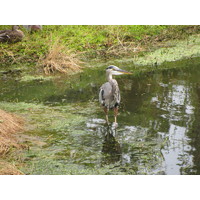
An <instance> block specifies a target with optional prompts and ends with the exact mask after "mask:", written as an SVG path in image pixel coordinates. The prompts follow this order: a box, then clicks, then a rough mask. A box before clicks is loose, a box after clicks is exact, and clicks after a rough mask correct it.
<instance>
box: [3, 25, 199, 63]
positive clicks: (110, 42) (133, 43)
mask: <svg viewBox="0 0 200 200" xmlns="http://www.w3.org/2000/svg"><path fill="white" fill-rule="evenodd" d="M10 28H11V26H5V25H1V26H0V30H4V29H10ZM22 29H23V28H22ZM23 30H24V29H23ZM199 30H200V28H199V26H164V25H123V26H122V25H114V26H111V25H109V26H106V25H95V26H91V25H59V26H58V25H47V26H43V30H42V31H41V32H37V33H33V34H30V33H28V32H27V31H26V30H24V32H25V35H26V36H25V38H24V40H23V41H22V42H18V43H16V44H5V43H4V44H2V43H0V56H1V62H2V63H8V62H9V61H11V62H17V63H23V62H35V63H37V61H38V59H39V58H43V57H45V56H46V55H47V54H48V52H49V50H50V48H51V47H52V45H53V44H54V43H57V42H58V43H59V44H60V45H62V46H64V47H65V50H66V52H69V51H70V53H75V54H79V53H81V55H82V58H85V56H86V57H87V58H88V55H89V57H91V55H93V57H96V56H99V55H100V56H104V55H105V54H107V53H108V52H109V51H110V49H112V54H115V56H117V55H120V54H121V52H122V49H123V47H126V46H128V47H131V48H132V49H133V48H134V47H137V46H138V45H148V46H149V45H150V46H151V44H152V43H154V42H155V41H157V40H169V39H174V38H178V39H182V38H184V37H186V36H187V35H189V34H192V33H198V32H199ZM119 47H121V48H122V49H120V48H119ZM131 48H130V49H129V51H126V54H127V55H128V54H130V53H132V51H131ZM102 51H103V54H101V53H99V52H102ZM113 52H114V53H113ZM108 55H109V56H111V54H108Z"/></svg>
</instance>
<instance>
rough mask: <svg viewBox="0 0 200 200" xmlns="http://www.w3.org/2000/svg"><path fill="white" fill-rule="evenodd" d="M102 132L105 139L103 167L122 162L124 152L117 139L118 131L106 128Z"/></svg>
mask: <svg viewBox="0 0 200 200" xmlns="http://www.w3.org/2000/svg"><path fill="white" fill-rule="evenodd" d="M101 131H102V134H103V137H104V141H103V147H102V153H103V154H104V156H103V158H102V165H105V164H114V163H116V162H119V161H120V160H121V154H122V150H121V146H120V144H119V142H118V141H117V139H116V134H117V130H116V129H114V128H113V127H110V126H106V127H103V128H102V130H101Z"/></svg>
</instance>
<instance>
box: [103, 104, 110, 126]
mask: <svg viewBox="0 0 200 200" xmlns="http://www.w3.org/2000/svg"><path fill="white" fill-rule="evenodd" d="M104 112H105V114H106V122H107V124H108V123H109V122H108V108H107V107H104Z"/></svg>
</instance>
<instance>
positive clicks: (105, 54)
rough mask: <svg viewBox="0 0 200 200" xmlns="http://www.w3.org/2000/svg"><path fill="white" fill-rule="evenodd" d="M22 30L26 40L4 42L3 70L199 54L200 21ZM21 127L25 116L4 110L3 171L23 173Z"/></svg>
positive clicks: (55, 69) (0, 120)
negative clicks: (20, 164) (19, 154)
mask: <svg viewBox="0 0 200 200" xmlns="http://www.w3.org/2000/svg"><path fill="white" fill-rule="evenodd" d="M4 29H11V26H5V25H1V26H0V30H4ZM22 30H23V32H24V33H25V38H24V40H23V41H21V42H18V43H14V44H7V43H0V63H1V66H0V72H2V71H3V70H4V71H5V70H10V68H9V66H18V68H19V66H20V69H19V70H21V71H23V70H25V71H26V73H27V75H28V76H29V75H30V71H31V72H33V71H34V72H35V73H37V75H38V77H39V76H40V77H42V76H41V75H54V74H55V75H56V74H58V73H61V74H70V73H71V72H73V73H74V72H75V73H76V72H79V71H80V70H84V67H86V66H89V65H90V63H92V62H96V61H99V63H103V61H105V62H107V63H108V62H111V61H110V60H122V62H123V59H124V58H126V59H125V61H124V62H128V61H130V62H133V63H134V69H133V71H134V72H144V71H148V70H152V69H154V70H158V69H159V67H157V66H159V65H160V64H162V63H164V62H168V61H175V60H179V59H184V58H191V57H195V56H198V55H200V45H199V44H200V35H199V34H200V26H191V25H190V26H185V25H181V26H139V25H136V26H104V25H101V26H86V25H78V26H75V25H74V26H73V25H70V26H54V25H53V26H50V25H49V26H44V28H43V30H42V31H40V32H35V33H29V32H28V31H26V30H25V29H23V28H22ZM110 64H112V63H110ZM141 65H142V66H148V65H149V66H151V67H152V66H156V68H147V67H146V68H145V67H144V68H141V67H140V66H141ZM27 68H28V69H27ZM11 69H12V70H13V69H15V68H11ZM23 130H24V120H23V119H21V118H20V117H18V116H16V115H14V114H11V113H7V112H5V111H3V110H0V155H1V159H0V174H23V173H22V172H21V171H19V170H18V169H17V167H16V166H17V165H18V164H17V159H15V158H13V155H12V153H13V152H15V151H17V150H19V149H23V148H24V146H23V144H20V140H19V139H18V137H17V136H16V135H17V134H16V133H20V132H23ZM15 154H17V153H16V152H15ZM9 158H10V160H12V161H10V160H9ZM13 160H14V161H13ZM15 162H16V164H15Z"/></svg>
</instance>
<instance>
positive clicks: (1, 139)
mask: <svg viewBox="0 0 200 200" xmlns="http://www.w3.org/2000/svg"><path fill="white" fill-rule="evenodd" d="M23 125H24V121H23V120H22V119H21V118H20V117H18V116H16V115H14V114H11V113H7V112H5V111H3V110H0V156H1V157H2V156H4V155H5V154H6V153H8V152H9V151H10V149H12V148H13V147H14V148H20V147H22V146H21V145H20V144H19V143H18V140H17V138H16V136H15V133H16V132H20V131H22V130H23Z"/></svg>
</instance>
